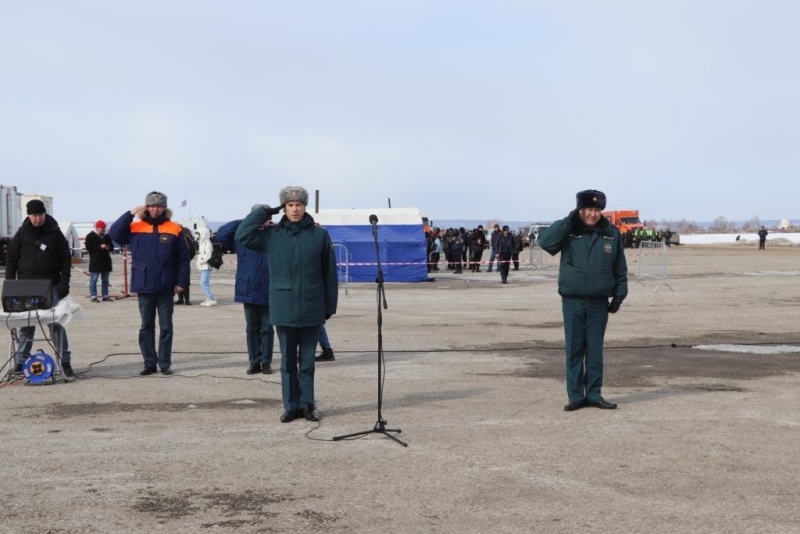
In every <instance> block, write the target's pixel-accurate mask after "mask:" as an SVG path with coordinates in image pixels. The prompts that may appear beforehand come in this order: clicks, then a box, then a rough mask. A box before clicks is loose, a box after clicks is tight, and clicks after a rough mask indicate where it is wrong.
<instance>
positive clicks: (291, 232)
mask: <svg viewBox="0 0 800 534" xmlns="http://www.w3.org/2000/svg"><path fill="white" fill-rule="evenodd" d="M267 217H268V215H267V212H266V210H263V209H257V210H255V211H252V212H251V213H250V215H248V216H247V217H245V219H244V220H243V221H242V222H241V224H240V225H239V228H237V230H236V236H235V239H236V241H238V242H239V243H241V244H242V245H244V246H245V247H247V248H249V249H251V250H256V251H259V252H265V253H267V254H269V271H270V284H269V321H270V323H272V324H274V325H277V326H290V327H293V328H303V327H309V326H320V325H322V324H324V323H325V319H326V317H330V316H331V315H333V314H335V313H336V305H337V301H338V298H339V287H338V278H337V272H336V258H335V257H334V254H333V246H332V244H331V237H330V235H329V234H328V231H327V230H325V229H324V228H322V227H319V226H317V225H316V224H315V223H314V219H313V218H312V217H311V215H309V214H308V213H306V214H305V216H304V217H303V219H302V220H300V221H298V222H296V223H294V222H291V221H289V219H287V218H286V216H284V217H283V218H282V219H281V220H280V222H278V223H277V224H275V225H271V226H267V227H266V228H264V229H261V226H262V225H263V224H264V222H266V220H267Z"/></svg>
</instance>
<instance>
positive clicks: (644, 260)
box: [634, 241, 675, 293]
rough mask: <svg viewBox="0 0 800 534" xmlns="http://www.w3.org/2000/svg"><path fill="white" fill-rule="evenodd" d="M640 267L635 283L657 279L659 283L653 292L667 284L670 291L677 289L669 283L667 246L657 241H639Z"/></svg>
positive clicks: (637, 257)
mask: <svg viewBox="0 0 800 534" xmlns="http://www.w3.org/2000/svg"><path fill="white" fill-rule="evenodd" d="M636 262H637V263H638V268H637V272H636V281H635V282H634V285H635V284H642V285H643V286H645V287H646V285H645V283H644V282H643V280H644V279H651V280H656V281H657V282H659V283H658V285H656V288H655V289H654V290H653V293H655V292H656V291H658V289H659V288H660V287H662V286H666V287H668V288H669V290H670V291H673V292H674V291H675V290H674V289H672V286H670V285H669V284H668V283H667V246H666V244H664V243H660V242H656V241H642V242H641V243H639V249H638V253H637V254H636Z"/></svg>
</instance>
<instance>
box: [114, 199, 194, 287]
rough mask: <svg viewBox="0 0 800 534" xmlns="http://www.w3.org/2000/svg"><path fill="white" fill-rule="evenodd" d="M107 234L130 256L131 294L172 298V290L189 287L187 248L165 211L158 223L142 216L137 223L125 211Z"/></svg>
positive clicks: (147, 216) (176, 225) (179, 229)
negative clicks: (158, 295) (156, 294)
mask: <svg viewBox="0 0 800 534" xmlns="http://www.w3.org/2000/svg"><path fill="white" fill-rule="evenodd" d="M108 234H109V235H110V236H111V238H112V239H113V240H114V241H116V242H117V243H119V244H120V245H126V246H127V247H128V250H129V251H130V253H131V256H132V262H131V289H130V290H131V292H133V293H169V294H173V293H174V292H175V286H180V287H183V288H186V287H188V286H189V247H188V246H186V240H185V239H184V238H183V237H182V236H181V225H180V224H178V223H175V222H172V221H171V220H170V219H169V212H168V211H167V212H164V215H162V216H161V217H159V218H158V219H151V218H150V216H149V215H148V214H147V212H145V214H144V217H143V218H142V219H137V220H134V218H133V215H131V212H129V211H126V212H125V213H123V214H122V216H121V217H120V218H119V219H117V220H116V221H115V222H114V224H112V225H111V228H109V229H108Z"/></svg>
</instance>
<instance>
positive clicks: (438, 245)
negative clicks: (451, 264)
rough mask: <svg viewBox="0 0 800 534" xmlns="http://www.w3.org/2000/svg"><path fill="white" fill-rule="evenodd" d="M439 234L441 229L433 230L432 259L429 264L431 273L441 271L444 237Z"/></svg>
mask: <svg viewBox="0 0 800 534" xmlns="http://www.w3.org/2000/svg"><path fill="white" fill-rule="evenodd" d="M439 234H440V231H439V229H438V228H436V227H433V229H432V230H431V259H430V263H429V264H428V272H429V273H430V272H433V271H438V270H439V260H440V259H441V257H442V236H441V235H439Z"/></svg>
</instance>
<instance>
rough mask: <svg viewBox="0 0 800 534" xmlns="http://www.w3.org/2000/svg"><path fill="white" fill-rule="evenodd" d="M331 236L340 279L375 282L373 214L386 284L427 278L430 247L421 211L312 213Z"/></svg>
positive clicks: (376, 255)
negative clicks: (376, 222) (375, 218)
mask: <svg viewBox="0 0 800 534" xmlns="http://www.w3.org/2000/svg"><path fill="white" fill-rule="evenodd" d="M310 215H311V216H312V217H314V220H315V221H316V222H317V223H319V224H320V225H321V226H323V227H325V229H326V230H328V232H329V233H330V234H331V239H332V240H333V244H334V249H335V251H336V263H337V265H338V266H339V280H340V281H342V282H344V281H349V282H375V278H376V276H377V273H378V270H377V269H378V268H377V260H378V253H377V252H376V250H375V238H374V236H373V235H372V225H371V224H370V222H369V220H370V215H376V216H377V217H378V224H377V229H378V250H379V251H380V263H381V269H383V276H384V280H385V281H386V282H424V281H426V280H427V279H428V266H427V259H428V247H427V242H426V241H425V228H424V226H423V217H424V215H423V214H422V212H421V211H420V210H418V209H415V208H384V209H372V210H370V209H352V210H342V209H329V210H324V209H323V210H319V211H318V212H316V213H310Z"/></svg>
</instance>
